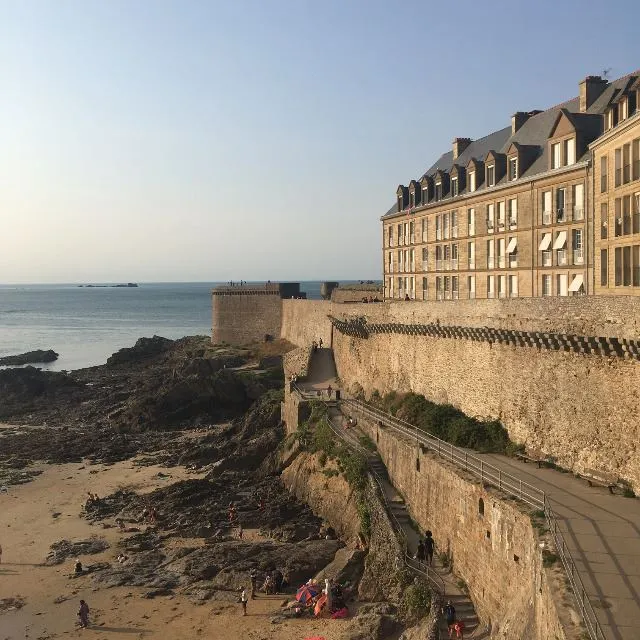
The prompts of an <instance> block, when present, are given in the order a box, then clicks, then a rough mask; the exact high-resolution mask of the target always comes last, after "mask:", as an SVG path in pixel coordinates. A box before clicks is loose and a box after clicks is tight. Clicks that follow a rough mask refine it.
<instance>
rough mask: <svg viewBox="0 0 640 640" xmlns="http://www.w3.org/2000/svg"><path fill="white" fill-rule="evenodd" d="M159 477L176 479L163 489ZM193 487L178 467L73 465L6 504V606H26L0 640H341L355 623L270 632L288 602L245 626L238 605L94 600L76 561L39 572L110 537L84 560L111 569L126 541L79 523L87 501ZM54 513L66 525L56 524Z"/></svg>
mask: <svg viewBox="0 0 640 640" xmlns="http://www.w3.org/2000/svg"><path fill="white" fill-rule="evenodd" d="M158 472H162V473H163V474H168V475H169V476H170V477H169V478H164V479H163V478H161V477H159V476H158ZM187 477H190V478H193V477H197V476H196V475H195V474H190V473H187V472H186V470H185V469H181V468H176V467H172V468H169V469H167V468H164V467H159V466H150V467H136V466H134V465H133V464H132V462H131V461H125V462H121V463H117V464H114V465H111V466H105V465H89V464H86V465H85V464H77V463H76V464H65V465H57V466H45V467H44V472H43V473H42V474H41V475H40V476H38V477H36V478H35V479H34V480H33V481H32V482H30V483H28V484H25V485H21V486H17V487H11V488H10V491H9V493H8V494H0V544H1V545H2V548H3V556H2V564H1V565H0V599H2V598H8V597H16V596H21V597H23V598H24V599H25V601H26V604H25V606H24V607H23V608H22V609H20V610H17V611H8V612H6V613H4V614H3V613H0V640H9V639H11V640H17V639H26V638H29V639H30V640H34V639H36V640H47V639H50V638H56V637H76V636H78V637H79V636H82V637H92V638H96V639H97V638H100V639H104V640H117V639H119V638H129V639H130V638H132V637H138V638H143V637H145V638H166V639H168V638H171V639H172V640H181V639H183V638H184V639H185V640H187V639H189V640H191V639H192V638H198V637H202V638H213V639H216V638H220V639H224V640H236V639H237V640H241V639H242V640H247V639H251V640H266V639H271V638H278V640H301V639H303V638H306V637H307V636H315V635H322V636H324V637H325V638H326V640H339V639H340V638H341V637H342V635H343V633H344V631H345V628H346V625H347V624H348V622H345V621H332V620H317V621H316V620H295V621H287V622H285V623H282V624H271V623H270V619H271V617H272V616H273V614H274V613H275V612H276V611H278V610H279V605H280V603H281V602H282V598H280V597H278V598H274V599H267V598H265V597H263V598H259V599H258V600H255V601H253V602H250V603H249V615H248V616H247V617H246V618H245V617H242V616H241V614H240V605H238V604H233V603H224V602H216V601H210V602H207V603H205V604H203V605H194V604H193V603H192V602H191V601H189V600H188V599H187V598H184V597H182V596H180V595H176V596H169V597H158V598H155V599H151V600H149V599H144V598H142V597H141V594H143V593H144V592H145V591H148V589H144V588H137V587H114V588H110V589H104V588H102V589H100V590H96V589H95V587H94V584H93V581H92V578H91V576H85V577H80V578H76V579H70V578H69V577H68V575H69V573H70V572H71V570H72V562H71V561H68V562H67V563H65V564H62V565H57V566H53V567H47V566H39V563H41V562H43V561H44V559H45V557H46V555H47V552H48V550H49V546H50V545H51V544H52V543H53V542H55V541H58V540H61V539H62V538H66V539H69V540H80V539H85V538H87V537H89V536H91V535H99V536H103V537H104V538H106V539H107V540H108V541H109V543H110V544H111V545H112V547H111V548H110V549H107V550H106V551H105V552H103V553H101V554H95V555H91V556H86V557H84V558H81V560H83V561H84V562H85V564H91V563H93V562H98V561H107V562H113V561H114V559H115V556H116V555H117V553H118V551H117V549H116V547H115V543H116V542H117V540H118V539H119V538H120V536H121V535H122V534H120V533H119V531H118V530H117V529H116V528H111V529H102V527H100V526H99V525H91V524H89V523H88V522H87V521H86V520H84V519H82V518H80V517H79V514H80V509H81V505H82V504H83V503H84V500H85V498H86V494H87V491H91V492H93V493H97V494H98V495H100V496H104V495H108V494H109V493H111V492H113V491H115V490H117V489H119V488H129V489H133V490H135V491H138V492H147V491H152V490H153V489H155V488H157V487H160V486H166V485H167V484H168V483H171V482H175V481H177V480H179V479H182V478H187ZM56 513H59V514H60V515H58V516H56V517H54V515H53V514H56ZM245 539H259V534H258V532H257V531H255V530H247V531H245ZM193 542H194V541H190V544H191V545H193ZM173 544H176V545H179V544H181V541H180V540H175V542H174V543H173ZM61 596H62V597H65V598H68V600H65V601H64V602H61V603H60V604H55V603H54V599H56V598H58V597H61ZM80 598H83V599H85V600H86V601H87V603H88V604H89V606H90V608H91V620H92V622H93V623H94V624H95V626H92V627H91V628H89V629H87V630H81V629H79V628H77V627H76V626H75V622H76V612H77V609H78V602H79V600H80Z"/></svg>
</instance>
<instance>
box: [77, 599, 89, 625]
mask: <svg viewBox="0 0 640 640" xmlns="http://www.w3.org/2000/svg"><path fill="white" fill-rule="evenodd" d="M78 618H80V626H81V627H82V628H83V629H86V628H87V627H88V626H89V605H88V604H87V603H86V602H85V601H84V600H80V609H79V610H78Z"/></svg>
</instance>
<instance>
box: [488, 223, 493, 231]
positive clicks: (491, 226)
mask: <svg viewBox="0 0 640 640" xmlns="http://www.w3.org/2000/svg"><path fill="white" fill-rule="evenodd" d="M487 233H493V220H487Z"/></svg>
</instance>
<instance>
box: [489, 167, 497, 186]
mask: <svg viewBox="0 0 640 640" xmlns="http://www.w3.org/2000/svg"><path fill="white" fill-rule="evenodd" d="M495 184H496V167H495V165H493V164H490V165H487V187H494V186H495Z"/></svg>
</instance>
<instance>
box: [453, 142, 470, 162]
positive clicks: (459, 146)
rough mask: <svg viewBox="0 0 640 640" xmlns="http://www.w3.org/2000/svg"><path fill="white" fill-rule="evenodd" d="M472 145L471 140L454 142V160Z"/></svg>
mask: <svg viewBox="0 0 640 640" xmlns="http://www.w3.org/2000/svg"><path fill="white" fill-rule="evenodd" d="M470 144H471V138H455V139H454V140H453V159H454V160H457V158H458V156H459V155H460V154H461V153H462V152H463V151H464V150H465V149H466V148H467V147H468V146H469V145H470Z"/></svg>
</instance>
